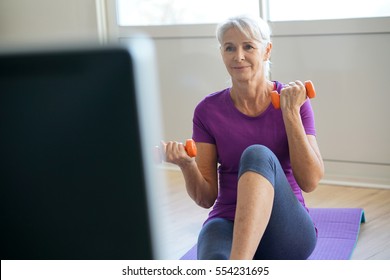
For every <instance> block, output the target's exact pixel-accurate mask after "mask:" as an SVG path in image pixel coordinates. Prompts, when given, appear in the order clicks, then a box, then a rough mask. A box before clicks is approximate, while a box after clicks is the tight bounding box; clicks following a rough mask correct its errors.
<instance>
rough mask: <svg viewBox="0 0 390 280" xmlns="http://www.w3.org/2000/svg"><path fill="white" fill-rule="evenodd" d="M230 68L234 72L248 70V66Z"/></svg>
mask: <svg viewBox="0 0 390 280" xmlns="http://www.w3.org/2000/svg"><path fill="white" fill-rule="evenodd" d="M232 68H233V69H234V70H244V69H247V68H250V66H233V67H232Z"/></svg>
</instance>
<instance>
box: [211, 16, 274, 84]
mask: <svg viewBox="0 0 390 280" xmlns="http://www.w3.org/2000/svg"><path fill="white" fill-rule="evenodd" d="M230 28H236V29H237V30H239V31H240V32H241V33H242V34H244V35H245V36H246V37H247V38H248V39H254V40H256V41H258V42H260V43H261V45H262V46H263V50H265V48H266V47H267V46H268V44H269V43H271V29H270V27H269V25H268V24H267V22H266V21H264V20H263V19H262V18H260V17H253V16H249V15H241V16H235V17H231V18H228V19H227V20H225V21H223V22H221V23H220V24H218V26H217V31H216V35H217V39H218V42H219V44H220V45H222V39H223V36H224V35H225V33H226V31H228V30H229V29H230ZM269 70H270V61H269V60H267V61H266V62H265V74H266V76H267V77H268V76H269Z"/></svg>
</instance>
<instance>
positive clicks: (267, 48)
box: [264, 42, 272, 61]
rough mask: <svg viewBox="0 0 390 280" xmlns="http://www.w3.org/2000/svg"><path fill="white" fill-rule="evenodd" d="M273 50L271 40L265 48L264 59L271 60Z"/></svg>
mask: <svg viewBox="0 0 390 280" xmlns="http://www.w3.org/2000/svg"><path fill="white" fill-rule="evenodd" d="M271 50H272V43H271V42H269V43H268V44H267V47H266V48H265V53H264V61H267V60H269V58H270V57H271Z"/></svg>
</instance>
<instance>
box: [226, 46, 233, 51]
mask: <svg viewBox="0 0 390 280" xmlns="http://www.w3.org/2000/svg"><path fill="white" fill-rule="evenodd" d="M232 51H234V47H233V46H226V47H225V52H232Z"/></svg>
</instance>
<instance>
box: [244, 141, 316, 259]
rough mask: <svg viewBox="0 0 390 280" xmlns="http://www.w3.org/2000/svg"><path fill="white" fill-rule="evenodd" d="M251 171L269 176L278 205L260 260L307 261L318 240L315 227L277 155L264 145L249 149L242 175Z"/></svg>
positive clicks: (261, 243) (260, 250)
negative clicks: (294, 191) (293, 189)
mask: <svg viewBox="0 0 390 280" xmlns="http://www.w3.org/2000/svg"><path fill="white" fill-rule="evenodd" d="M247 171H253V172H256V173H258V174H260V175H262V176H263V177H265V178H266V179H267V180H268V181H269V182H270V183H271V184H272V185H273V187H274V194H275V195H274V202H273V207H272V212H271V217H270V219H269V222H268V225H267V228H266V230H265V232H264V235H263V237H262V239H261V241H260V245H259V247H258V249H257V252H256V254H255V258H256V259H306V258H308V257H309V256H310V254H311V252H312V251H313V250H314V247H315V244H316V241H317V238H316V232H315V227H314V224H313V222H312V220H311V217H310V215H309V213H308V212H307V210H306V209H305V208H304V207H303V205H302V204H301V203H300V202H299V201H298V199H297V197H296V196H295V194H294V193H293V191H292V188H291V186H290V184H289V182H288V180H287V178H286V175H285V173H284V171H283V169H282V167H281V165H280V163H279V160H278V159H277V157H276V156H275V155H274V153H273V152H272V151H271V150H269V149H268V148H266V147H264V146H261V145H253V146H250V147H248V148H247V149H246V150H245V151H244V152H243V155H242V157H241V161H240V171H239V176H241V175H242V174H243V173H245V172H247Z"/></svg>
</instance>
